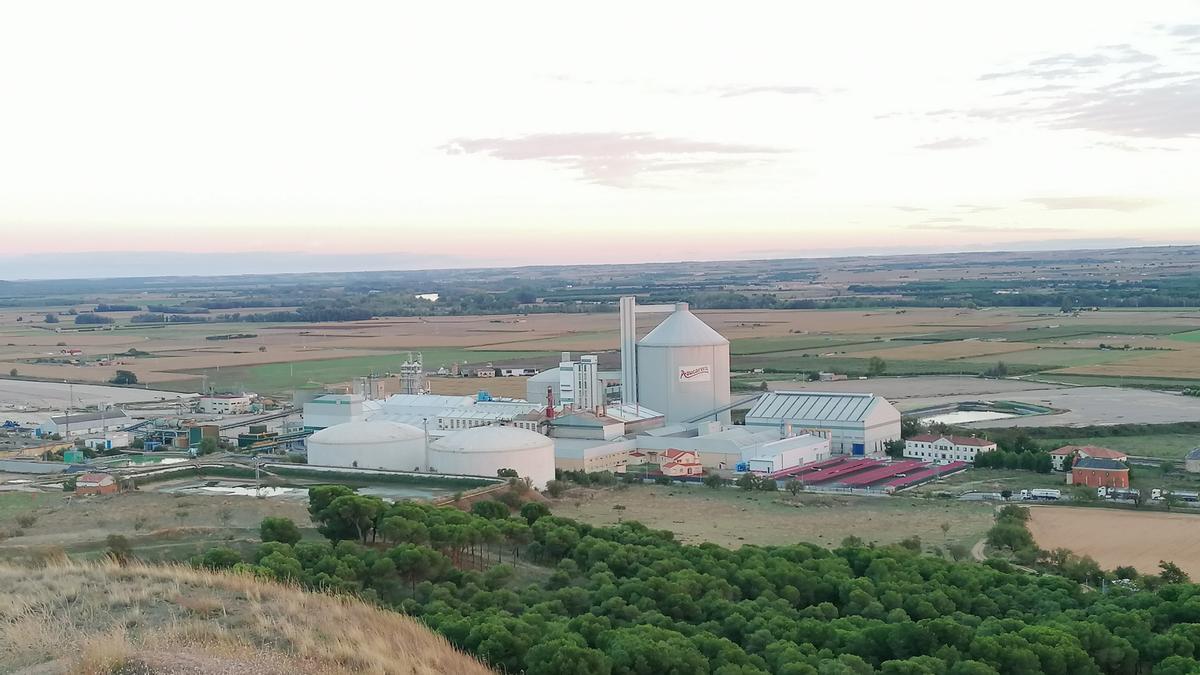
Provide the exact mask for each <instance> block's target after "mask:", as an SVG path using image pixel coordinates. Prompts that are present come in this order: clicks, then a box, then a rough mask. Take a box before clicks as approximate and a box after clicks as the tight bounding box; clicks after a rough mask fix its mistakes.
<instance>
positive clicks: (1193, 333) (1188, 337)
mask: <svg viewBox="0 0 1200 675" xmlns="http://www.w3.org/2000/svg"><path fill="white" fill-rule="evenodd" d="M1171 339H1172V340H1181V341H1183V342H1200V330H1190V331H1188V332H1186V333H1175V334H1173V335H1171Z"/></svg>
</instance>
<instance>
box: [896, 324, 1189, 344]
mask: <svg viewBox="0 0 1200 675" xmlns="http://www.w3.org/2000/svg"><path fill="white" fill-rule="evenodd" d="M1187 330H1188V328H1187V327H1185V326H1170V325H1155V324H1147V325H1124V326H1121V325H1112V326H1092V325H1086V324H1080V325H1071V326H1054V327H1049V326H1045V327H1041V326H1031V327H1029V328H1027V329H1025V330H1011V329H1010V330H995V331H988V330H968V331H963V330H948V331H943V332H938V333H927V334H922V335H920V336H916V337H915V339H918V340H927V341H930V342H951V341H955V340H972V339H980V340H1006V341H1008V342H1041V341H1044V340H1068V339H1075V340H1077V339H1080V338H1085V337H1086V338H1106V337H1111V338H1112V339H1113V340H1120V339H1121V338H1131V337H1134V336H1137V335H1172V334H1180V333H1183V332H1184V331H1187ZM897 339H900V340H903V339H906V338H897ZM1198 339H1200V338H1198Z"/></svg>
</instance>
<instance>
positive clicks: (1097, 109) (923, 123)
mask: <svg viewBox="0 0 1200 675" xmlns="http://www.w3.org/2000/svg"><path fill="white" fill-rule="evenodd" d="M418 5H420V6H418ZM0 63H3V64H4V67H3V71H0V233H2V234H3V242H4V246H3V248H2V250H0V278H16V277H62V276H80V275H81V274H80V273H81V272H83V271H84V270H79V269H76V268H78V267H81V266H83V265H85V264H86V265H87V266H88V268H89V270H90V271H91V272H93V274H91V275H92V276H100V275H101V274H99V273H97V272H98V270H97V269H96V266H99V265H103V264H104V262H105V261H114V262H115V261H124V263H125V264H124V265H113V266H112V267H113V269H108V270H102V271H104V272H107V273H105V274H102V275H103V276H117V275H128V274H135V273H136V274H147V273H163V272H164V271H171V270H173V271H175V272H177V273H196V274H199V273H212V272H216V273H230V272H254V271H272V272H274V271H306V270H312V271H318V270H322V271H323V270H332V269H413V268H436V267H460V266H475V265H489V266H490V265H524V264H582V263H597V262H641V261H656V260H688V259H706V260H717V259H734V258H743V259H744V258H772V257H803V256H823V255H844V254H852V253H894V252H936V251H951V250H988V249H1031V248H1047V249H1048V248H1074V247H1101V246H1113V245H1143V244H1145V245H1149V244H1188V243H1200V190H1197V189H1196V186H1197V183H1198V180H1197V177H1198V176H1200V170H1198V167H1200V1H1194V2H1169V1H1164V2H1155V3H1133V2H1094V1H1092V2H1070V1H1065V0H1063V1H1056V2H1044V1H1043V2H1036V3H1035V2H1020V1H1015V2H1005V3H988V4H984V3H975V2H961V1H960V2H911V3H897V2H884V1H882V0H881V1H879V2H837V3H829V2H825V3H815V2H814V3H796V2H778V3H772V2H738V3H731V2H722V3H708V2H695V1H692V2H654V3H647V2H606V3H600V4H586V3H567V2H561V1H558V2H545V3H539V2H521V3H497V2H479V3H460V2H444V3H396V2H378V3H376V2H354V3H328V2H304V1H300V0H287V1H285V2H255V1H252V0H251V1H241V2H223V1H220V0H206V1H204V2H188V1H179V2H161V1H152V2H122V1H120V0H114V1H110V2H104V3H97V2H90V1H89V2H54V3H47V2H10V3H3V4H0ZM100 253H110V254H114V255H109V256H104V255H98V254H100ZM268 253H269V255H262V254H268ZM115 254H120V255H115ZM255 254H260V255H255ZM117 268H120V269H117ZM134 268H136V269H134ZM194 268H203V269H194Z"/></svg>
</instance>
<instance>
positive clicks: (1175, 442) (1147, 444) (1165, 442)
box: [1038, 434, 1200, 459]
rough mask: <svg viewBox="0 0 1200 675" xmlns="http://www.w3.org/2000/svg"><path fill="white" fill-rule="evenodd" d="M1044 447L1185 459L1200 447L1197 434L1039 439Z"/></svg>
mask: <svg viewBox="0 0 1200 675" xmlns="http://www.w3.org/2000/svg"><path fill="white" fill-rule="evenodd" d="M1038 443H1041V444H1042V445H1044V446H1047V447H1049V446H1053V447H1061V446H1063V445H1098V446H1100V447H1102V448H1111V449H1113V450H1120V451H1122V452H1127V453H1129V454H1131V455H1137V456H1140V457H1157V458H1161V459H1183V456H1184V455H1186V454H1187V453H1188V451H1189V450H1191V449H1192V448H1195V447H1197V446H1200V436H1197V435H1195V434H1161V435H1155V436H1095V437H1091V438H1053V439H1045V440H1043V439H1038Z"/></svg>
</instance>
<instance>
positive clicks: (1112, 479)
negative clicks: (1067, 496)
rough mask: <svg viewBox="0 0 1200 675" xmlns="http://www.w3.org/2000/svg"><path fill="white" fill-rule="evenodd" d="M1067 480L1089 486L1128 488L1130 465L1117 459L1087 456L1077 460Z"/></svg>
mask: <svg viewBox="0 0 1200 675" xmlns="http://www.w3.org/2000/svg"><path fill="white" fill-rule="evenodd" d="M1067 482H1068V483H1070V484H1071V485H1086V486H1088V487H1107V488H1128V487H1129V467H1127V466H1125V465H1124V464H1123V463H1121V462H1118V461H1117V460H1115V459H1099V458H1095V457H1087V458H1084V459H1081V460H1079V461H1077V462H1075V466H1073V467H1071V473H1070V475H1068V476H1067Z"/></svg>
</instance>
